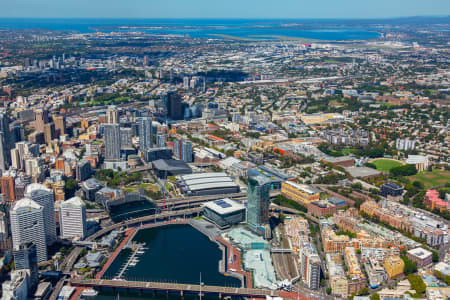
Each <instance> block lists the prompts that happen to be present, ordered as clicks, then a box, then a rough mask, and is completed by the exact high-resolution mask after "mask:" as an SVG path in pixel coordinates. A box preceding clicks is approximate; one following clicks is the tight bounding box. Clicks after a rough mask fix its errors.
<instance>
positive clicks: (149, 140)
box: [138, 116, 153, 152]
mask: <svg viewBox="0 0 450 300" xmlns="http://www.w3.org/2000/svg"><path fill="white" fill-rule="evenodd" d="M152 124H153V120H152V117H149V116H147V117H141V118H139V119H138V127H139V147H140V148H141V151H143V152H144V151H147V150H150V149H152V148H153V128H152Z"/></svg>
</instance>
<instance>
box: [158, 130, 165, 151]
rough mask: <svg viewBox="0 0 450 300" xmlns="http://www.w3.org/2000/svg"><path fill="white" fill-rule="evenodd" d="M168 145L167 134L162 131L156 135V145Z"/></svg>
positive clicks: (159, 146) (160, 146)
mask: <svg viewBox="0 0 450 300" xmlns="http://www.w3.org/2000/svg"><path fill="white" fill-rule="evenodd" d="M165 146H166V136H165V135H164V134H162V133H158V134H157V135H156V147H158V148H162V147H165Z"/></svg>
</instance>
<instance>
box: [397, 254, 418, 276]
mask: <svg viewBox="0 0 450 300" xmlns="http://www.w3.org/2000/svg"><path fill="white" fill-rule="evenodd" d="M401 258H402V260H403V262H404V263H405V269H404V271H403V273H404V274H405V275H408V274H412V273H415V272H417V263H416V262H414V261H412V260H410V259H409V258H408V257H407V256H405V255H403V256H402V257H401Z"/></svg>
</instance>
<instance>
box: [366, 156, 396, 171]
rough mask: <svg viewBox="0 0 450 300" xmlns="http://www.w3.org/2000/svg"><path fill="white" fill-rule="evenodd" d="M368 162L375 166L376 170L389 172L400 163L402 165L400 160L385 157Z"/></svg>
mask: <svg viewBox="0 0 450 300" xmlns="http://www.w3.org/2000/svg"><path fill="white" fill-rule="evenodd" d="M370 162H371V163H373V164H374V165H375V166H376V167H377V170H380V171H382V172H389V171H390V170H391V169H392V168H395V167H400V166H401V165H403V163H402V162H401V161H398V160H394V159H385V158H380V159H374V160H372V161H370Z"/></svg>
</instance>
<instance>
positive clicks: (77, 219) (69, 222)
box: [59, 197, 86, 239]
mask: <svg viewBox="0 0 450 300" xmlns="http://www.w3.org/2000/svg"><path fill="white" fill-rule="evenodd" d="M59 219H60V221H59V224H60V227H61V237H62V238H64V239H68V238H74V237H79V238H80V239H84V237H85V236H86V205H85V204H84V202H83V200H81V198H80V197H73V198H71V199H69V200H67V201H64V202H62V203H61V205H60V213H59Z"/></svg>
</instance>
